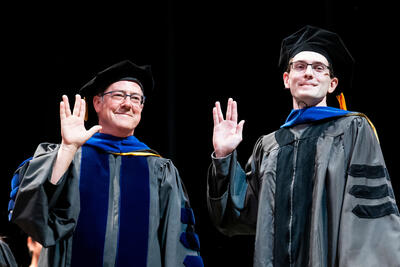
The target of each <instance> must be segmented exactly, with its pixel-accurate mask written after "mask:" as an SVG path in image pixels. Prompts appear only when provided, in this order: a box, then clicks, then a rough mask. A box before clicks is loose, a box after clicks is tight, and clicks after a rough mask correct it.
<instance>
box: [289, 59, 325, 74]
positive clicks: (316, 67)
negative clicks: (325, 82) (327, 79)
mask: <svg viewBox="0 0 400 267" xmlns="http://www.w3.org/2000/svg"><path fill="white" fill-rule="evenodd" d="M290 66H291V67H292V69H293V70H294V71H296V72H300V73H304V72H306V70H307V68H308V66H311V68H312V70H313V71H314V73H318V74H323V73H326V72H327V71H328V70H330V69H331V68H330V67H329V66H327V65H325V64H324V63H322V62H313V63H307V62H305V61H301V60H299V61H294V62H290Z"/></svg>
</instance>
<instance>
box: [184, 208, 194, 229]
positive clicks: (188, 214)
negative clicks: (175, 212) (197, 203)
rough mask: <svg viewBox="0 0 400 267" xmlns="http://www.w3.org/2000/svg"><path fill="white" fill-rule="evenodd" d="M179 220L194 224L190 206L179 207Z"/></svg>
mask: <svg viewBox="0 0 400 267" xmlns="http://www.w3.org/2000/svg"><path fill="white" fill-rule="evenodd" d="M181 222H182V223H184V224H192V225H194V224H195V218H194V213H193V210H192V209H191V208H181Z"/></svg>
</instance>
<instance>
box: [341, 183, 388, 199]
mask: <svg viewBox="0 0 400 267" xmlns="http://www.w3.org/2000/svg"><path fill="white" fill-rule="evenodd" d="M349 193H350V195H353V196H354V197H356V198H364V199H379V198H384V197H387V196H389V187H388V186H387V184H383V185H380V186H366V185H353V187H352V188H351V189H350V191H349Z"/></svg>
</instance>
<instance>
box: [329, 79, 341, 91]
mask: <svg viewBox="0 0 400 267" xmlns="http://www.w3.org/2000/svg"><path fill="white" fill-rule="evenodd" d="M338 83H339V79H338V78H336V77H334V78H332V79H331V83H330V85H329V88H328V93H330V94H331V93H333V92H334V91H335V89H336V87H337V86H338Z"/></svg>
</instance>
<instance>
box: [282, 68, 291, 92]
mask: <svg viewBox="0 0 400 267" xmlns="http://www.w3.org/2000/svg"><path fill="white" fill-rule="evenodd" d="M283 84H284V85H285V89H290V82H289V73H288V72H286V71H285V72H284V73H283Z"/></svg>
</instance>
